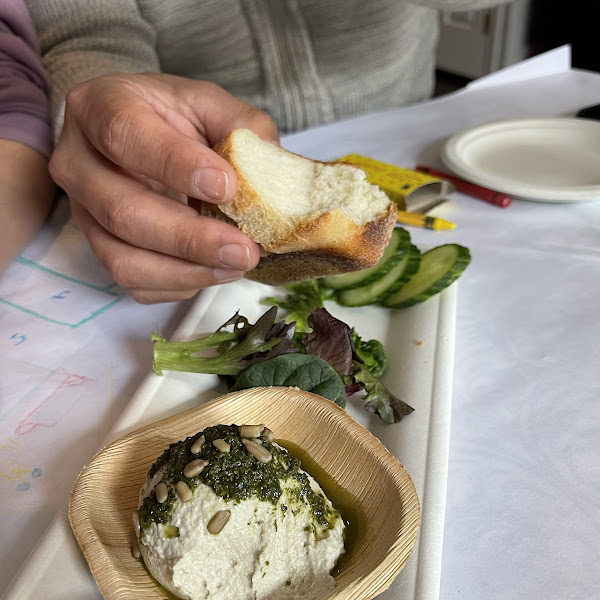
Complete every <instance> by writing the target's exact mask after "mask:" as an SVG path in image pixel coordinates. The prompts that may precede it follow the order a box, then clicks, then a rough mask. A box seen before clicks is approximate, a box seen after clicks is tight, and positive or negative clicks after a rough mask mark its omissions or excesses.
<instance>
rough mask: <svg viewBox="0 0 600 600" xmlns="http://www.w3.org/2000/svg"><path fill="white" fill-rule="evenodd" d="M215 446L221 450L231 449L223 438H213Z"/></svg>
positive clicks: (227, 450)
mask: <svg viewBox="0 0 600 600" xmlns="http://www.w3.org/2000/svg"><path fill="white" fill-rule="evenodd" d="M213 446H214V447H215V448H216V449H217V450H219V451H220V452H229V450H230V447H229V444H228V443H227V442H226V441H225V440H222V439H221V438H219V439H218V440H213Z"/></svg>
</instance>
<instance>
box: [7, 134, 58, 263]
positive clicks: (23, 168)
mask: <svg viewBox="0 0 600 600" xmlns="http://www.w3.org/2000/svg"><path fill="white" fill-rule="evenodd" d="M54 193H55V185H54V182H53V181H52V179H51V178H50V175H49V173H48V161H47V160H46V158H44V156H42V155H41V154H40V153H39V152H37V151H36V150H34V149H33V148H31V147H29V146H26V145H24V144H20V143H18V142H13V141H11V140H4V139H0V214H1V215H2V219H1V220H0V223H1V225H0V273H3V272H4V270H5V269H6V267H8V265H9V264H10V263H11V262H12V261H13V259H14V258H16V257H17V256H18V255H19V253H20V252H21V251H22V250H23V248H25V246H26V245H27V244H28V243H29V241H30V240H31V239H32V238H33V236H34V235H35V234H36V233H37V231H38V230H39V228H40V227H41V226H42V224H43V223H44V221H45V219H46V217H47V216H48V213H49V212H50V208H51V206H52V201H53V199H54Z"/></svg>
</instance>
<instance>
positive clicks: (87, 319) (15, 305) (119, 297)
mask: <svg viewBox="0 0 600 600" xmlns="http://www.w3.org/2000/svg"><path fill="white" fill-rule="evenodd" d="M100 291H104V290H100ZM115 295H116V294H111V296H115ZM124 295H125V294H121V295H118V296H117V297H116V298H115V299H114V300H113V301H112V302H110V303H109V304H106V305H104V306H102V307H101V308H99V309H98V310H96V311H94V312H93V313H92V314H90V315H89V316H87V317H86V318H85V319H82V320H81V321H79V322H78V323H67V322H65V321H58V320H57V319H52V318H51V317H47V316H46V315H42V314H41V313H39V312H37V311H35V310H31V309H30V308H25V307H24V306H21V305H20V304H15V303H14V302H11V301H10V300H6V299H5V298H0V302H2V303H3V304H8V306H12V307H13V308H16V309H17V310H20V311H22V312H24V313H27V314H28V315H32V316H34V317H38V318H40V319H42V320H44V321H47V322H48V323H56V324H57V325H66V326H67V327H72V328H75V327H79V326H80V325H83V324H84V323H87V322H88V321H89V320H90V319H93V318H94V317H97V316H98V315H99V314H100V313H103V312H104V311H105V310H106V309H107V308H110V307H111V306H112V305H113V304H116V303H117V302H118V301H119V300H121V298H123V297H124Z"/></svg>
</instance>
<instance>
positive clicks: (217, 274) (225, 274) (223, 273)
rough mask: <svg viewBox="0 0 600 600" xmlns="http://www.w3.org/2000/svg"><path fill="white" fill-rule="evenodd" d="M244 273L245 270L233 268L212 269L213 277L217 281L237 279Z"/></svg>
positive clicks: (224, 281) (223, 281)
mask: <svg viewBox="0 0 600 600" xmlns="http://www.w3.org/2000/svg"><path fill="white" fill-rule="evenodd" d="M245 274H246V272H245V271H236V270H235V269H213V277H214V278H215V281H218V282H219V283H227V282H228V281H237V280H238V279H241V278H242V277H243V276H244V275H245Z"/></svg>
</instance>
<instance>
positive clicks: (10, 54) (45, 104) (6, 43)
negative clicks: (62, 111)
mask: <svg viewBox="0 0 600 600" xmlns="http://www.w3.org/2000/svg"><path fill="white" fill-rule="evenodd" d="M48 96H49V92H48V82H47V79H46V75H45V72H44V70H43V68H42V65H41V61H40V56H39V49H38V42H37V37H36V33H35V29H34V27H33V24H32V22H31V18H30V16H29V13H28V12H27V8H26V7H25V5H24V3H23V1H22V0H2V2H0V138H2V139H8V140H12V141H15V142H20V143H22V144H26V145H27V146H31V147H32V148H34V149H35V150H37V151H38V152H40V153H41V154H43V155H44V156H46V157H49V156H50V152H51V149H52V135H51V129H50V116H49V101H48Z"/></svg>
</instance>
